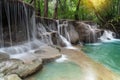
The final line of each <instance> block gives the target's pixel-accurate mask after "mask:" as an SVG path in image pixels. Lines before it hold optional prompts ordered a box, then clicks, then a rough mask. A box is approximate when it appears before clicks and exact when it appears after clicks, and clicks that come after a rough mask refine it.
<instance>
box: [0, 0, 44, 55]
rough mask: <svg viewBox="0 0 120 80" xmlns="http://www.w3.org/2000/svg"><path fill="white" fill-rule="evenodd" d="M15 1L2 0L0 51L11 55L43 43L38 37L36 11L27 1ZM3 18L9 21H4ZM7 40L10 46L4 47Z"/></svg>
mask: <svg viewBox="0 0 120 80" xmlns="http://www.w3.org/2000/svg"><path fill="white" fill-rule="evenodd" d="M14 2H15V1H13V2H12V1H6V0H5V1H0V4H1V5H0V12H1V13H0V33H1V34H0V46H1V48H0V52H3V53H8V54H10V55H13V54H21V53H25V52H31V51H34V50H35V49H38V48H39V47H40V46H41V45H43V44H42V43H41V42H40V41H39V40H37V38H36V27H35V26H36V23H35V22H36V21H35V11H34V10H31V9H29V8H28V7H27V6H26V4H25V3H22V2H20V3H19V2H17V1H16V2H17V3H16V4H14ZM3 15H4V16H3ZM5 15H6V17H5ZM3 20H7V22H6V23H3V22H4V21H3ZM4 26H6V28H4ZM7 27H8V29H7ZM5 35H7V37H5ZM8 38H9V39H8ZM6 42H7V43H9V44H10V46H9V45H8V46H7V47H4V44H5V43H6ZM15 42H16V43H15ZM21 43H22V44H21Z"/></svg>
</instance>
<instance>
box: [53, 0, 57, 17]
mask: <svg viewBox="0 0 120 80" xmlns="http://www.w3.org/2000/svg"><path fill="white" fill-rule="evenodd" d="M57 16H58V0H56V4H55V10H54V15H53V18H54V19H57Z"/></svg>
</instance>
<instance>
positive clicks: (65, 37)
mask: <svg viewBox="0 0 120 80" xmlns="http://www.w3.org/2000/svg"><path fill="white" fill-rule="evenodd" d="M56 22H57V28H58V30H57V31H58V35H59V37H60V39H61V40H62V42H63V43H64V44H65V46H66V48H68V49H76V48H75V47H73V46H72V44H71V43H70V37H69V33H68V31H67V27H68V22H67V21H63V23H62V24H60V21H59V20H56Z"/></svg>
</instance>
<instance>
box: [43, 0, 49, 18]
mask: <svg viewBox="0 0 120 80" xmlns="http://www.w3.org/2000/svg"><path fill="white" fill-rule="evenodd" d="M44 17H48V0H44Z"/></svg>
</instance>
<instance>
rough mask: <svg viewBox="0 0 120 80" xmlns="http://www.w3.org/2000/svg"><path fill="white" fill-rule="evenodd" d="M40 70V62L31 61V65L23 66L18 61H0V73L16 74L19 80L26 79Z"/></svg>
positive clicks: (23, 64) (39, 60) (21, 62)
mask: <svg viewBox="0 0 120 80" xmlns="http://www.w3.org/2000/svg"><path fill="white" fill-rule="evenodd" d="M41 68H42V60H41V59H37V60H33V61H32V63H29V64H25V63H24V62H23V61H21V60H18V59H6V60H1V61H0V73H3V74H4V75H10V74H17V75H19V76H20V77H21V78H24V77H27V76H29V75H31V74H33V73H35V72H36V71H38V70H40V69H41Z"/></svg>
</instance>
